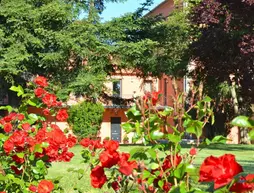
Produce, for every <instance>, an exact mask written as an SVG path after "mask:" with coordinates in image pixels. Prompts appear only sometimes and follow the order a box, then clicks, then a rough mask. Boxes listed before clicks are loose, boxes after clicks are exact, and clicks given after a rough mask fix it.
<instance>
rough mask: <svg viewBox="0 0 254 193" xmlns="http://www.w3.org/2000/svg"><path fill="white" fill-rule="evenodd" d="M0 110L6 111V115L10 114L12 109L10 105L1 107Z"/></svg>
mask: <svg viewBox="0 0 254 193" xmlns="http://www.w3.org/2000/svg"><path fill="white" fill-rule="evenodd" d="M0 110H7V111H8V113H10V112H12V110H13V108H12V107H11V106H10V105H7V106H1V107H0Z"/></svg>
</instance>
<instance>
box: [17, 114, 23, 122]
mask: <svg viewBox="0 0 254 193" xmlns="http://www.w3.org/2000/svg"><path fill="white" fill-rule="evenodd" d="M24 118H25V115H23V114H17V119H18V120H19V121H22V120H23V119H24Z"/></svg>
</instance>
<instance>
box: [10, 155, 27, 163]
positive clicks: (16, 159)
mask: <svg viewBox="0 0 254 193" xmlns="http://www.w3.org/2000/svg"><path fill="white" fill-rule="evenodd" d="M12 160H13V161H15V162H16V163H18V164H22V163H24V162H25V160H24V159H23V158H20V157H18V156H17V155H14V156H12Z"/></svg>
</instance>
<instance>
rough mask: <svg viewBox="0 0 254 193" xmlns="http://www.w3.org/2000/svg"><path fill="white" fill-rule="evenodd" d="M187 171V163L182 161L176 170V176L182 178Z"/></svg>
mask: <svg viewBox="0 0 254 193" xmlns="http://www.w3.org/2000/svg"><path fill="white" fill-rule="evenodd" d="M185 172H186V165H185V164H184V163H181V164H179V165H178V166H177V168H176V169H175V170H174V176H175V177H176V178H178V179H181V178H182V177H183V176H184V173H185Z"/></svg>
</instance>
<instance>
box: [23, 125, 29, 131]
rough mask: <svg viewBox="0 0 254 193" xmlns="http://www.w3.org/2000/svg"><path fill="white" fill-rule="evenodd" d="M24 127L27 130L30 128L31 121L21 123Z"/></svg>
mask: <svg viewBox="0 0 254 193" xmlns="http://www.w3.org/2000/svg"><path fill="white" fill-rule="evenodd" d="M21 127H22V129H24V130H25V131H28V130H29V129H30V124H29V123H23V124H22V125H21Z"/></svg>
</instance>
